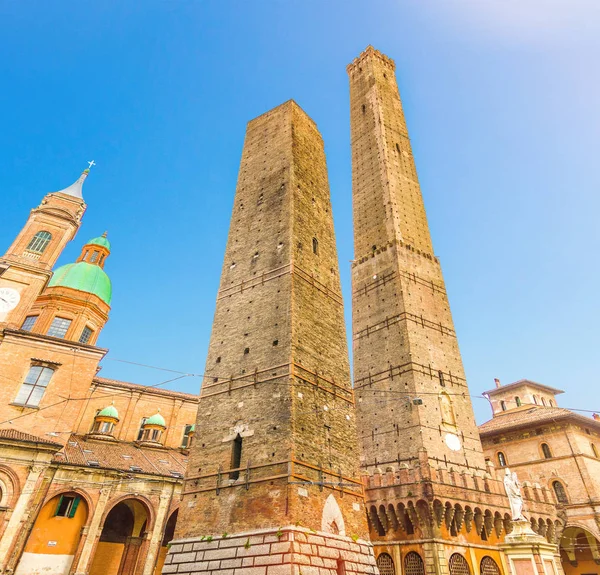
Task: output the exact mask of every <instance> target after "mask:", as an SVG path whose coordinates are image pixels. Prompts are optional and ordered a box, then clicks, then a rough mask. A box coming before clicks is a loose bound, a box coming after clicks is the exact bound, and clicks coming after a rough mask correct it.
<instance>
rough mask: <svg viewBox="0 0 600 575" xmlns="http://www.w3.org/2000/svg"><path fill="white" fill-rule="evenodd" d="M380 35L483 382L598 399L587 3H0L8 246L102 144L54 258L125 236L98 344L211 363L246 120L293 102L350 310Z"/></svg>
mask: <svg viewBox="0 0 600 575" xmlns="http://www.w3.org/2000/svg"><path fill="white" fill-rule="evenodd" d="M368 44H373V45H374V46H375V47H376V48H378V49H379V50H381V51H383V52H384V53H386V54H387V55H388V56H390V57H392V58H393V59H395V61H396V66H397V70H396V73H397V77H398V82H399V85H400V90H401V95H402V99H403V103H404V107H405V112H406V116H407V121H408V125H409V131H410V134H411V139H412V142H413V146H414V154H415V157H416V161H417V169H418V171H419V176H420V180H421V185H422V189H423V193H424V196H425V203H426V208H427V212H428V216H429V222H430V226H431V229H432V235H433V239H434V245H435V249H436V253H437V255H438V256H439V257H440V259H441V261H442V265H443V269H444V273H445V279H446V283H447V288H448V291H449V295H450V303H451V306H452V311H453V314H454V321H455V324H456V328H457V331H458V335H459V342H460V345H461V350H462V353H463V360H464V363H465V369H466V372H467V377H468V380H469V385H470V388H471V392H472V394H474V395H479V394H481V392H482V391H484V390H485V389H489V388H491V387H492V386H493V378H494V377H499V378H500V379H501V380H502V381H503V382H504V383H508V382H511V381H515V380H517V379H520V378H530V379H534V380H537V381H540V382H543V383H546V384H549V385H552V386H556V387H560V388H562V389H565V390H567V391H568V394H566V395H564V396H563V397H562V398H561V399H562V401H561V404H562V405H565V406H568V407H575V408H582V409H597V410H599V411H600V400H599V399H597V397H596V394H593V395H592V394H591V393H590V392H591V390H592V389H593V390H594V391H595V390H596V389H597V385H598V376H597V370H596V362H597V359H598V356H599V354H598V347H599V335H598V334H599V331H598V324H599V320H600V313H599V308H600V306H599V303H598V301H599V297H598V295H597V293H598V290H599V289H600V288H599V286H600V272H599V270H598V252H599V248H600V245H599V244H600V239H599V238H600V234H599V231H598V227H599V223H598V213H599V211H600V199H599V194H598V190H599V185H600V162H599V161H598V159H597V154H598V139H599V136H600V119H599V118H600V116H599V114H598V108H597V104H598V101H599V100H600V77H599V75H598V59H599V57H600V3H598V2H596V1H594V0H571V1H570V2H564V0H544V1H542V0H487V1H486V2H480V1H475V0H471V1H469V0H393V1H392V0H370V1H369V2H364V1H362V2H359V1H357V0H346V1H344V2H342V1H338V0H328V1H326V2H324V1H322V0H321V1H313V0H303V1H302V2H300V1H293V0H286V1H283V0H280V1H275V0H273V1H271V0H261V1H260V2H247V1H246V2H242V1H234V0H228V1H219V2H217V1H208V0H203V1H201V0H171V1H169V0H162V1H157V0H144V1H143V2H121V1H119V2H117V1H110V0H103V1H102V2H91V1H81V0H79V1H77V2H75V1H73V2H69V1H66V0H63V1H61V2H47V1H45V0H44V1H38V2H36V1H28V2H17V1H11V0H4V1H0V53H1V54H2V58H0V79H1V80H0V81H1V82H2V89H1V90H0V103H1V105H2V108H1V109H2V112H3V113H2V120H3V121H2V130H0V176H1V180H0V199H1V203H0V250H4V249H5V248H6V247H8V245H9V244H10V243H11V241H12V238H13V237H14V235H15V234H16V233H17V232H18V231H19V229H20V227H21V226H22V225H23V223H24V222H25V219H26V217H27V214H28V212H29V210H30V209H31V208H32V207H34V206H36V205H37V204H38V203H39V201H40V200H41V198H42V197H43V195H44V194H46V193H48V192H50V191H55V190H58V189H61V188H63V187H65V186H67V185H69V184H70V183H71V182H73V181H74V180H75V179H76V178H77V177H78V175H79V173H80V171H81V170H82V169H83V168H85V167H86V165H87V164H86V161H87V160H91V159H94V160H96V162H97V167H95V168H94V169H93V172H92V174H91V175H90V177H89V178H88V180H87V182H86V184H85V190H84V191H85V198H86V201H87V202H88V211H87V213H86V215H85V218H84V223H83V226H82V228H81V231H80V233H79V235H78V237H77V238H76V240H75V241H74V242H72V243H71V244H70V246H69V247H68V248H67V249H66V251H65V252H64V254H63V256H62V258H61V260H60V262H59V263H66V262H69V261H72V260H73V259H74V258H75V257H76V256H77V255H78V253H79V250H80V248H81V245H82V244H83V243H84V242H85V240H87V239H88V238H90V237H93V236H96V235H98V234H100V233H102V232H103V231H104V230H105V229H107V230H108V232H109V237H110V239H111V242H112V244H113V254H112V255H111V257H110V259H109V260H108V262H107V265H106V270H107V272H108V273H109V275H110V276H111V278H112V280H113V290H114V298H113V309H112V313H111V319H110V322H109V323H108V325H107V327H106V328H105V330H104V332H103V334H102V335H101V338H100V341H99V345H102V346H105V347H108V348H110V353H109V355H108V357H109V358H113V359H114V360H118V359H123V360H128V361H132V362H137V363H141V364H151V365H155V366H161V367H166V368H171V369H174V370H181V371H184V372H191V373H202V371H203V368H204V359H205V354H206V349H207V345H208V339H209V336H210V329H211V322H212V315H213V311H214V302H215V296H216V291H217V287H218V282H219V274H220V268H221V262H222V257H223V253H224V249H225V242H226V238H227V230H228V226H229V217H230V211H231V206H232V201H233V195H234V192H235V182H236V178H237V169H238V166H239V160H240V154H241V148H242V144H243V137H244V131H245V125H246V122H247V121H248V120H250V119H252V118H253V117H255V116H257V115H258V114H261V113H262V112H264V111H266V110H268V109H270V108H271V107H273V106H276V105H277V104H280V103H281V102H283V101H285V100H287V99H289V98H294V99H295V100H296V101H297V102H298V103H299V104H300V105H301V106H302V107H303V108H304V109H305V110H306V111H307V112H308V114H309V115H311V116H312V118H313V119H314V120H315V121H316V122H317V124H318V126H319V128H320V130H321V133H322V134H323V137H324V140H325V147H326V153H327V160H328V167H329V176H330V185H331V193H332V200H333V207H334V217H335V224H336V232H337V241H338V249H339V256H340V266H341V272H342V276H343V280H344V289H345V301H346V302H347V304H348V303H349V302H350V299H349V263H348V262H349V260H350V259H352V228H351V171H350V142H349V130H350V128H349V102H348V99H349V96H348V83H347V77H346V71H345V67H346V65H347V64H348V63H349V62H350V61H351V60H352V59H353V58H354V57H356V56H357V55H358V54H359V53H360V52H361V51H362V50H363V49H364V48H365V47H366V46H367V45H368ZM346 313H347V317H348V319H349V318H350V309H349V306H347V310H346ZM102 375H104V376H106V377H114V378H118V379H124V380H129V381H135V382H139V383H147V384H155V383H158V382H160V381H164V380H165V379H168V378H169V377H170V374H169V373H167V372H160V371H157V370H153V369H147V368H141V367H137V366H133V365H129V364H124V363H120V362H117V361H110V360H105V361H104V362H103V370H102ZM199 383H200V380H199V379H198V378H195V377H189V378H184V379H182V380H179V381H177V382H176V383H174V384H173V385H172V386H171V387H172V388H176V389H182V390H185V391H190V392H196V391H197V390H198V388H199ZM167 387H168V386H167ZM473 403H474V406H475V411H476V414H477V418H478V420H479V421H480V422H481V421H484V420H485V419H487V418H488V416H489V407H488V405H487V403H486V401H485V400H482V399H474V400H473Z"/></svg>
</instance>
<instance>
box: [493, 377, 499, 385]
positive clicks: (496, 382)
mask: <svg viewBox="0 0 600 575" xmlns="http://www.w3.org/2000/svg"><path fill="white" fill-rule="evenodd" d="M494 383H495V384H496V387H500V380H499V379H498V378H497V377H495V378H494Z"/></svg>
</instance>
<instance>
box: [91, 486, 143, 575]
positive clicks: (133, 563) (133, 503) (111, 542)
mask: <svg viewBox="0 0 600 575" xmlns="http://www.w3.org/2000/svg"><path fill="white" fill-rule="evenodd" d="M151 520H152V517H151V512H150V508H149V507H148V505H147V503H146V502H145V501H142V500H141V499H139V498H134V497H129V498H124V499H121V500H120V501H117V502H116V503H114V504H113V506H112V507H111V508H110V510H109V511H108V512H107V513H106V516H105V517H104V522H103V525H102V532H101V534H100V539H99V541H98V545H97V546H96V551H95V553H94V557H93V559H92V562H91V565H90V570H89V575H134V574H135V573H136V572H137V570H138V568H139V565H140V561H142V559H141V556H142V555H143V554H142V553H141V548H142V545H143V544H144V541H145V539H146V533H147V532H148V529H149V528H150V524H151ZM142 563H143V561H142Z"/></svg>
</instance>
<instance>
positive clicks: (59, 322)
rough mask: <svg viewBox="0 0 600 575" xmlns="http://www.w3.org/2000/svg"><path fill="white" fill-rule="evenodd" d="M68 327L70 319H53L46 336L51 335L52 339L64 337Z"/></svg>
mask: <svg viewBox="0 0 600 575" xmlns="http://www.w3.org/2000/svg"><path fill="white" fill-rule="evenodd" d="M70 325H71V320H70V319H66V318H64V317H55V318H54V319H53V320H52V325H51V326H50V329H49V330H48V335H52V336H54V337H65V334H66V333H67V330H68V329H69V326H70Z"/></svg>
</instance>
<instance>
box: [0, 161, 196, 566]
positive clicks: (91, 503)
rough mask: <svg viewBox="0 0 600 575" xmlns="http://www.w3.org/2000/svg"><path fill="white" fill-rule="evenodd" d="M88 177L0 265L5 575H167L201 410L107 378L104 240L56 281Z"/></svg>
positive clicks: (39, 218)
mask: <svg viewBox="0 0 600 575" xmlns="http://www.w3.org/2000/svg"><path fill="white" fill-rule="evenodd" d="M87 175H88V171H87V170H86V171H85V172H84V173H83V174H82V175H81V177H80V178H79V179H78V180H77V182H75V183H74V184H73V185H72V186H69V187H68V188H66V189H64V190H61V191H60V192H55V193H50V194H47V195H46V196H45V197H44V198H43V200H42V202H41V204H40V205H39V206H38V207H37V208H35V209H34V210H32V212H31V214H30V216H29V219H28V220H27V222H26V224H25V226H24V227H23V229H22V230H21V232H20V233H19V235H18V236H17V238H16V239H15V241H14V242H13V244H12V246H10V248H9V249H8V251H7V252H6V254H5V255H4V256H3V257H2V258H0V383H1V385H0V573H14V574H17V575H36V574H41V573H44V574H45V575H67V574H75V573H77V574H81V575H83V574H88V575H134V574H135V575H153V574H155V573H156V574H158V573H160V572H161V570H162V565H163V562H164V558H165V556H166V553H167V544H168V542H169V540H170V539H171V538H172V537H173V531H174V528H175V521H176V518H177V512H178V505H179V496H180V492H181V484H182V478H183V476H184V473H185V467H186V462H187V456H188V448H189V446H190V443H191V441H192V437H193V431H194V425H193V423H194V421H195V419H196V412H197V398H196V396H194V395H189V394H185V393H179V392H174V391H166V390H162V389H157V388H153V387H145V386H141V385H135V384H132V383H126V382H121V381H115V380H109V379H105V378H102V377H99V376H98V371H99V362H100V361H101V360H102V358H103V357H104V356H105V355H106V353H107V350H106V349H103V348H101V347H98V346H97V345H96V342H97V339H98V336H99V334H100V332H101V331H102V328H103V327H104V325H105V324H106V322H107V321H108V315H109V312H110V304H111V298H112V286H111V282H110V279H109V277H108V275H107V274H106V272H105V271H104V266H105V263H106V261H107V259H108V258H109V256H110V249H111V246H110V242H109V240H108V238H107V237H106V234H103V235H101V236H98V237H97V238H94V239H92V240H90V241H89V242H87V243H86V244H85V245H84V246H83V249H82V251H81V255H80V256H79V258H78V259H77V261H76V262H73V263H70V264H67V265H64V266H61V267H59V268H58V269H54V270H53V268H54V265H55V263H56V261H57V259H58V257H59V256H60V253H61V252H62V250H63V248H64V247H65V245H66V244H67V243H68V242H69V241H70V240H71V239H73V237H74V236H75V234H76V232H77V230H78V228H79V226H80V223H81V218H82V216H83V213H84V211H85V209H86V205H85V203H84V201H83V197H82V188H83V182H84V180H85V178H86V177H87Z"/></svg>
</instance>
